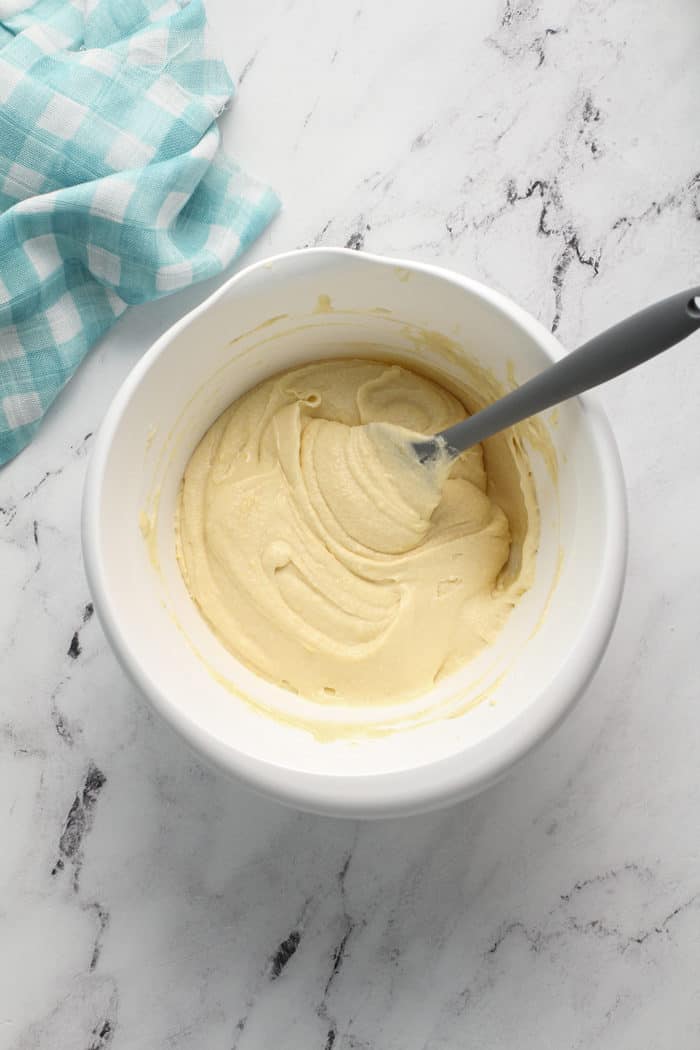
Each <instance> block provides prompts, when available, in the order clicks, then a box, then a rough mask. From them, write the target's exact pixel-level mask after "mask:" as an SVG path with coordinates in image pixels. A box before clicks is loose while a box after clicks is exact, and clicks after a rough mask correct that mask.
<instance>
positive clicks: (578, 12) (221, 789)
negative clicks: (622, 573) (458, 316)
mask: <svg viewBox="0 0 700 1050" xmlns="http://www.w3.org/2000/svg"><path fill="white" fill-rule="evenodd" d="M209 8H210V18H211V20H212V22H213V25H214V28H215V31H216V32H217V34H218V36H219V38H220V40H221V41H222V45H223V46H224V48H225V52H226V57H227V60H228V61H229V63H230V66H231V69H232V70H236V71H237V72H238V78H239V81H240V92H239V97H238V100H237V102H236V104H235V105H234V106H233V108H232V110H231V112H230V113H227V114H226V116H225V120H224V123H225V136H226V141H227V144H228V148H229V149H230V151H231V152H232V153H233V155H234V156H236V157H238V158H239V159H240V160H241V161H242V162H243V163H244V165H245V166H246V167H248V168H249V169H251V170H253V171H257V172H258V173H259V174H261V175H262V176H263V177H265V178H268V179H269V180H270V181H271V182H273V183H274V184H275V186H276V187H277V188H278V190H279V191H280V193H281V195H282V197H283V200H284V203H285V206H286V210H285V211H284V212H283V214H282V215H281V216H280V218H279V219H278V220H277V221H276V223H275V224H274V226H273V227H272V228H271V229H270V230H269V232H268V233H267V234H266V235H265V236H264V237H263V239H262V241H261V242H260V243H259V244H258V245H257V246H256V248H255V250H254V252H253V253H252V255H251V257H253V258H260V257H263V256H264V255H267V254H270V253H272V252H276V251H281V250H284V249H287V248H292V247H297V246H301V245H305V244H347V245H350V246H352V247H355V248H358V249H362V248H366V249H367V250H371V251H378V252H386V253H390V254H396V255H403V256H410V257H412V258H415V259H419V260H426V261H433V260H434V261H439V262H441V263H443V264H445V265H447V266H450V267H454V268H456V269H458V270H460V271H462V272H464V273H467V274H469V275H471V276H474V277H476V278H478V279H481V280H483V281H486V282H488V283H489V284H492V285H494V286H495V287H497V288H499V289H502V290H503V291H505V292H507V293H508V294H509V295H511V296H512V297H513V298H514V299H516V300H517V301H518V302H520V303H521V304H522V305H523V306H524V307H526V308H527V309H529V310H530V311H531V312H532V313H534V314H535V315H536V316H538V317H539V318H541V319H542V320H543V321H544V322H545V323H546V324H547V325H548V326H550V327H551V328H552V329H554V330H556V331H557V333H558V335H559V337H560V338H561V339H562V341H563V342H564V344H565V345H567V346H571V347H573V346H575V345H576V344H577V342H578V341H580V340H582V339H583V338H585V337H586V336H588V335H591V334H593V333H594V332H596V331H597V330H599V329H601V328H603V327H604V326H605V325H607V324H609V323H611V322H613V321H614V320H615V319H618V318H620V317H622V316H623V315H624V314H625V313H627V312H631V311H632V310H634V309H636V308H638V307H641V306H642V305H645V304H646V303H647V302H650V301H652V300H654V299H655V298H660V297H661V296H662V295H663V294H666V293H671V292H673V291H675V290H677V289H680V288H682V287H685V286H687V285H689V284H691V283H692V282H693V281H694V280H695V281H697V280H698V279H699V278H700V265H699V264H700V222H699V221H698V220H700V203H699V198H700V150H699V149H698V135H697V128H698V123H697V121H698V98H699V97H700V65H699V64H698V53H699V52H700V18H699V17H698V8H697V0H665V2H664V3H663V4H662V3H657V4H639V3H637V2H635V0H541V2H539V3H538V2H536V0H478V2H475V0H473V2H472V3H469V4H466V3H463V2H460V0H436V2H435V3H432V4H427V5H426V4H425V3H423V2H421V0H401V2H398V0H386V2H382V3H380V2H378V0H375V2H373V3H368V4H366V5H365V6H363V5H362V0H357V3H356V4H355V5H346V4H340V3H325V4H324V3H322V2H321V0H264V2H261V0H239V2H238V3H236V4H235V5H234V4H229V3H228V2H227V0H209ZM211 288H212V285H211V284H210V285H209V286H208V287H199V288H197V289H192V290H189V291H188V292H186V293H183V294H180V295H177V296H173V297H172V298H171V299H170V300H167V301H164V302H161V303H159V304H156V305H152V306H150V307H144V308H140V309H134V310H132V311H131V312H130V313H129V314H128V315H126V316H125V317H124V318H123V319H122V320H121V321H120V323H119V324H118V326H117V327H116V328H115V330H114V331H113V332H112V333H111V334H110V336H109V337H108V338H107V339H105V340H104V341H103V342H102V344H101V345H100V346H99V347H98V348H97V349H96V350H95V351H94V352H93V353H92V354H91V356H90V358H89V360H88V361H87V362H86V364H85V365H84V367H83V368H82V369H81V370H80V372H79V374H78V375H77V376H76V378H75V380H74V381H73V382H72V383H71V384H70V386H69V388H68V389H67V390H66V391H65V393H64V395H63V396H62V397H61V398H60V399H59V401H58V402H57V404H56V405H55V406H54V409H53V410H52V411H51V412H50V414H49V417H48V418H47V420H46V423H45V425H44V426H43V428H42V430H41V432H40V434H39V436H38V438H37V439H36V441H35V442H34V443H33V445H32V446H31V447H30V448H29V449H27V450H26V451H25V452H24V453H22V454H21V455H20V456H19V457H18V458H17V460H16V461H15V462H13V463H12V464H11V465H10V466H9V467H8V468H7V469H6V470H5V471H3V472H2V473H0V541H1V543H0V577H1V579H2V596H3V597H2V601H1V602H0V659H1V663H2V678H1V681H2V690H1V692H2V705H1V707H0V783H1V785H2V787H1V789H0V791H1V795H0V797H1V798H2V806H1V807H0V813H1V816H0V821H1V824H0V827H1V834H2V838H1V849H0V890H1V895H0V1048H2V1050H4V1048H13V1050H15V1048H16V1050H30V1048H31V1050H34V1048H39V1050H44V1048H46V1050H106V1048H107V1047H110V1048H112V1050H127V1048H128V1050H141V1048H143V1050H159V1048H164V1050H190V1048H192V1050H195V1048H196V1050H200V1048H207V1050H234V1048H235V1050H239V1048H240V1050H248V1048H251V1050H258V1048H259V1050H270V1048H273V1047H280V1048H283V1050H296V1048H299V1050H315V1048H318V1050H414V1048H415V1050H420V1048H424V1047H425V1048H431V1050H442V1048H452V1047H460V1048H461V1047H479V1048H484V1050H486V1048H488V1050H510V1048H516V1047H517V1048H518V1050H529V1048H532V1050H543V1048H544V1050H548V1048H553V1050H564V1048H571V1050H574V1048H581V1050H584V1048H585V1050H588V1048H590V1047H596V1048H601V1050H626V1048H629V1050H632V1048H634V1050H656V1048H663V1050H666V1048H669V1047H673V1050H686V1048H696V1047H698V1045H700V993H699V991H698V979H697V971H698V958H699V953H700V826H699V820H698V813H700V767H699V766H698V749H699V747H700V685H699V683H700V657H699V654H700V615H699V610H698V594H700V559H698V535H699V534H700V494H699V492H700V490H699V489H698V477H700V439H699V431H698V428H699V427H700V422H699V419H698V410H697V406H698V404H699V403H700V359H699V358H698V353H699V352H700V336H696V337H694V338H693V339H691V340H689V341H688V342H687V343H685V344H684V345H682V346H680V347H678V348H677V349H675V350H673V351H672V352H671V353H670V354H668V355H666V356H665V357H663V358H660V359H658V360H656V361H654V362H652V363H650V364H649V365H647V366H646V367H645V368H644V369H642V370H640V371H638V372H637V373H634V374H631V375H629V376H627V377H626V378H624V379H623V380H620V381H618V382H617V383H615V384H613V385H611V386H610V387H608V388H606V389H605V392H604V394H603V398H604V401H605V404H606V407H607V409H608V411H609V413H610V417H611V419H612V421H613V425H614V429H615V432H616V435H617V438H618V441H619V445H620V450H621V454H622V458H623V461H624V466H625V471H626V476H627V482H628V488H629V500H630V512H631V538H630V539H631V543H630V559H629V571H628V578H627V585H626V592H625V597H624V601H623V605H622V610H621V613H620V617H619V621H618V624H617V627H616V630H615V633H614V636H613V639H612V642H611V645H610V648H609V650H608V653H607V655H606V657H605V659H604V661H603V664H602V666H601V668H600V670H599V672H598V674H597V675H596V677H595V679H594V681H593V682H592V684H591V686H590V687H589V689H588V691H587V692H586V694H585V696H584V698H583V699H582V701H581V703H580V704H579V706H578V708H577V709H576V711H575V712H574V714H573V715H572V716H571V717H570V718H569V719H568V721H567V722H566V723H565V724H564V725H563V726H562V728H561V729H560V730H559V731H558V732H557V733H556V734H555V735H554V736H553V737H552V738H551V739H550V740H549V741H548V742H547V743H546V744H545V745H544V746H542V747H540V748H539V749H538V750H537V751H536V752H535V753H533V754H532V755H531V756H529V757H528V759H527V760H526V761H524V762H523V763H522V764H521V765H520V766H519V767H518V768H517V770H516V771H515V772H514V773H512V775H511V776H510V777H509V778H508V779H507V780H506V781H505V782H503V783H502V784H500V785H499V786H497V787H495V788H492V789H491V790H489V791H488V792H487V793H485V794H484V795H482V796H480V797H479V798H477V799H475V800H473V801H471V802H468V803H465V804H463V805H459V806H456V807H454V808H452V809H450V810H447V811H444V812H441V813H436V814H432V815H429V816H424V817H419V818H410V819H404V820H400V821H399V820H397V821H382V822H379V823H353V822H343V821H334V820H329V819H320V818H316V817H311V816H306V815H301V814H298V813H295V812H291V811H287V810H285V809H283V808H281V807H279V806H278V805H276V804H274V803H272V802H268V801H265V800H261V799H259V798H256V797H254V796H252V795H250V794H248V793H247V792H246V791H245V790H243V789H242V788H241V787H239V786H238V785H236V784H235V783H231V782H228V781H226V780H224V779H223V778H222V777H219V776H217V775H215V774H213V773H211V772H209V771H207V770H205V769H204V768H202V767H201V766H200V765H199V764H198V762H197V761H196V760H195V759H194V758H193V756H192V755H191V754H190V752H189V751H188V750H187V748H186V747H185V745H184V744H183V743H181V741H180V740H179V739H178V738H176V737H175V736H174V735H173V734H171V732H170V731H168V730H166V729H164V727H163V726H162V725H161V724H160V723H158V722H156V720H155V718H154V717H153V716H152V715H151V714H150V712H149V710H148V708H147V707H146V706H145V704H144V703H143V702H142V701H141V700H140V699H139V697H138V695H137V694H136V693H135V691H134V689H133V688H132V687H131V686H130V685H129V684H128V683H127V681H126V680H125V678H124V676H123V674H122V673H121V671H120V669H119V667H118V666H117V664H116V661H115V659H114V657H113V655H112V654H111V652H110V650H109V649H108V647H107V644H106V642H105V639H104V637H103V635H102V633H101V631H100V628H99V625H98V623H97V621H96V619H95V618H94V617H93V616H92V606H91V604H90V597H89V594H88V590H87V585H86V582H85V578H84V574H83V568H82V562H81V553H80V540H79V516H80V496H81V487H82V482H83V477H84V473H85V466H86V461H87V457H88V455H89V452H90V445H91V436H92V434H93V433H94V431H95V429H96V428H97V426H98V425H99V422H100V419H101V417H102V415H103V413H104V411H105V408H106V406H107V405H108V403H109V401H110V399H111V397H112V395H113V394H114V392H115V390H116V389H117V386H118V384H119V382H120V381H121V379H122V378H123V377H124V376H125V375H126V374H127V372H128V371H129V369H130V368H131V366H132V365H133V363H134V362H135V361H136V360H137V358H138V357H139V355H140V354H141V353H142V352H143V350H144V348H145V347H146V346H148V345H149V344H150V343H151V341H152V340H153V339H154V338H155V337H156V336H157V335H158V334H159V333H160V332H161V331H162V330H164V329H165V328H166V327H167V326H168V325H169V324H170V323H171V322H172V321H173V320H175V319H176V318H177V317H178V316H180V315H181V314H182V313H184V312H185V311H186V310H187V309H188V308H190V307H191V306H192V305H193V304H194V303H196V302H198V301H199V300H201V299H202V298H203V297H204V295H205V294H206V293H207V292H208V291H210V290H211Z"/></svg>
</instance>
